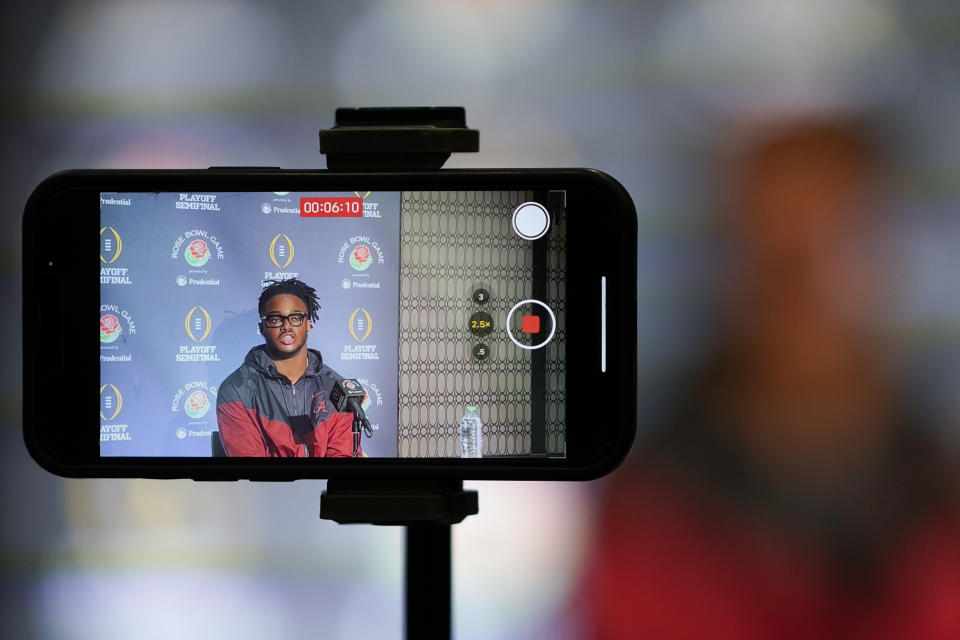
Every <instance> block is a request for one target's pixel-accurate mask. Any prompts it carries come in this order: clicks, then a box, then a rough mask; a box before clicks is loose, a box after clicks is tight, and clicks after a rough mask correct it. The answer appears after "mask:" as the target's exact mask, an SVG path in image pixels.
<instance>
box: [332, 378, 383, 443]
mask: <svg viewBox="0 0 960 640" xmlns="http://www.w3.org/2000/svg"><path fill="white" fill-rule="evenodd" d="M365 393H366V392H364V390H363V387H361V386H360V383H359V382H357V381H356V380H354V379H352V378H344V379H343V380H337V382H336V383H335V384H334V385H333V390H332V391H331V392H330V402H332V403H333V406H334V407H335V408H336V409H337V412H338V413H344V410H347V411H350V412H352V413H353V415H354V424H355V425H356V423H357V421H359V423H360V425H361V426H363V432H364V433H366V434H367V437H368V438H372V437H373V429H372V428H371V426H370V421H369V420H367V415H366V414H365V413H364V412H363V407H361V406H360V403H361V402H363V396H364V395H365Z"/></svg>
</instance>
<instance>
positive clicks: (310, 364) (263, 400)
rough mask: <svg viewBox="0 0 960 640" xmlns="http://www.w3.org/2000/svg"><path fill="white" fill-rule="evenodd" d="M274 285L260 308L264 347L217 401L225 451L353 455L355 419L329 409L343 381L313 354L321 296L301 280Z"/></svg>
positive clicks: (252, 454) (221, 391) (238, 453)
mask: <svg viewBox="0 0 960 640" xmlns="http://www.w3.org/2000/svg"><path fill="white" fill-rule="evenodd" d="M270 282H271V284H270V286H268V287H266V288H265V289H264V290H263V292H262V293H261V294H260V300H259V303H258V305H257V310H258V311H259V314H260V323H259V325H258V326H259V329H260V334H261V335H262V336H263V337H264V344H262V345H259V346H256V347H254V348H253V349H251V350H250V352H249V353H247V357H246V358H245V359H244V362H243V364H242V365H240V368H238V369H237V370H236V371H234V372H233V373H231V374H230V375H229V376H228V377H227V379H226V380H224V381H223V383H222V384H221V385H220V389H219V392H218V394H217V424H218V425H219V428H220V438H221V440H222V441H223V448H224V450H225V451H226V453H227V455H228V456H246V457H266V458H294V457H296V458H303V457H320V458H322V457H349V456H352V455H353V429H352V427H353V416H352V414H349V413H337V412H336V410H335V408H334V407H333V405H332V403H331V402H330V391H331V390H332V389H333V385H334V383H335V382H336V381H337V380H339V379H342V377H341V376H340V375H339V374H337V373H336V372H335V371H334V370H333V369H331V368H330V367H328V366H327V365H325V364H323V358H322V357H321V355H320V352H319V351H315V350H313V349H308V348H307V334H308V333H309V332H310V329H311V327H312V326H313V323H314V322H316V320H317V317H318V316H317V311H318V310H319V309H320V305H319V304H318V302H317V292H316V290H315V289H314V288H313V287H311V286H309V285H307V284H305V283H303V282H301V281H300V280H297V279H296V278H291V279H289V280H271V281H270Z"/></svg>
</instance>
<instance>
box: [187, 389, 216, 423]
mask: <svg viewBox="0 0 960 640" xmlns="http://www.w3.org/2000/svg"><path fill="white" fill-rule="evenodd" d="M183 410H184V411H186V412H187V415H188V416H190V417H191V418H193V419H197V418H202V417H203V416H205V415H207V411H209V410H210V399H209V398H207V394H206V393H204V392H203V391H194V392H193V393H191V394H190V396H189V397H188V398H187V401H186V402H185V403H184V405H183Z"/></svg>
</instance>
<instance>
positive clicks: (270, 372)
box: [243, 344, 323, 380]
mask: <svg viewBox="0 0 960 640" xmlns="http://www.w3.org/2000/svg"><path fill="white" fill-rule="evenodd" d="M243 363H244V364H245V365H246V366H248V367H251V368H253V369H254V370H256V371H257V372H258V373H259V374H261V375H263V376H266V377H267V378H271V379H284V380H285V379H286V376H283V375H281V374H280V372H279V371H277V367H276V366H274V364H273V360H271V359H270V356H268V355H267V350H266V347H265V346H264V345H262V344H261V345H257V346H256V347H254V348H253V349H250V351H249V352H248V353H247V357H246V358H244V360H243ZM322 366H323V356H322V355H321V354H320V352H319V351H317V350H316V349H307V370H306V371H304V372H303V377H304V378H308V377H313V376H319V375H320V369H321V367H322Z"/></svg>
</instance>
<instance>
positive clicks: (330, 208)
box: [300, 196, 363, 218]
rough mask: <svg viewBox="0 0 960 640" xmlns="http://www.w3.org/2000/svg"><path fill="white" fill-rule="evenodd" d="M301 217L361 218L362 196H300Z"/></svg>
mask: <svg viewBox="0 0 960 640" xmlns="http://www.w3.org/2000/svg"><path fill="white" fill-rule="evenodd" d="M300 217H301V218H362V217H363V198H358V197H355V196H350V197H346V198H332V197H324V198H308V197H304V198H300Z"/></svg>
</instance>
